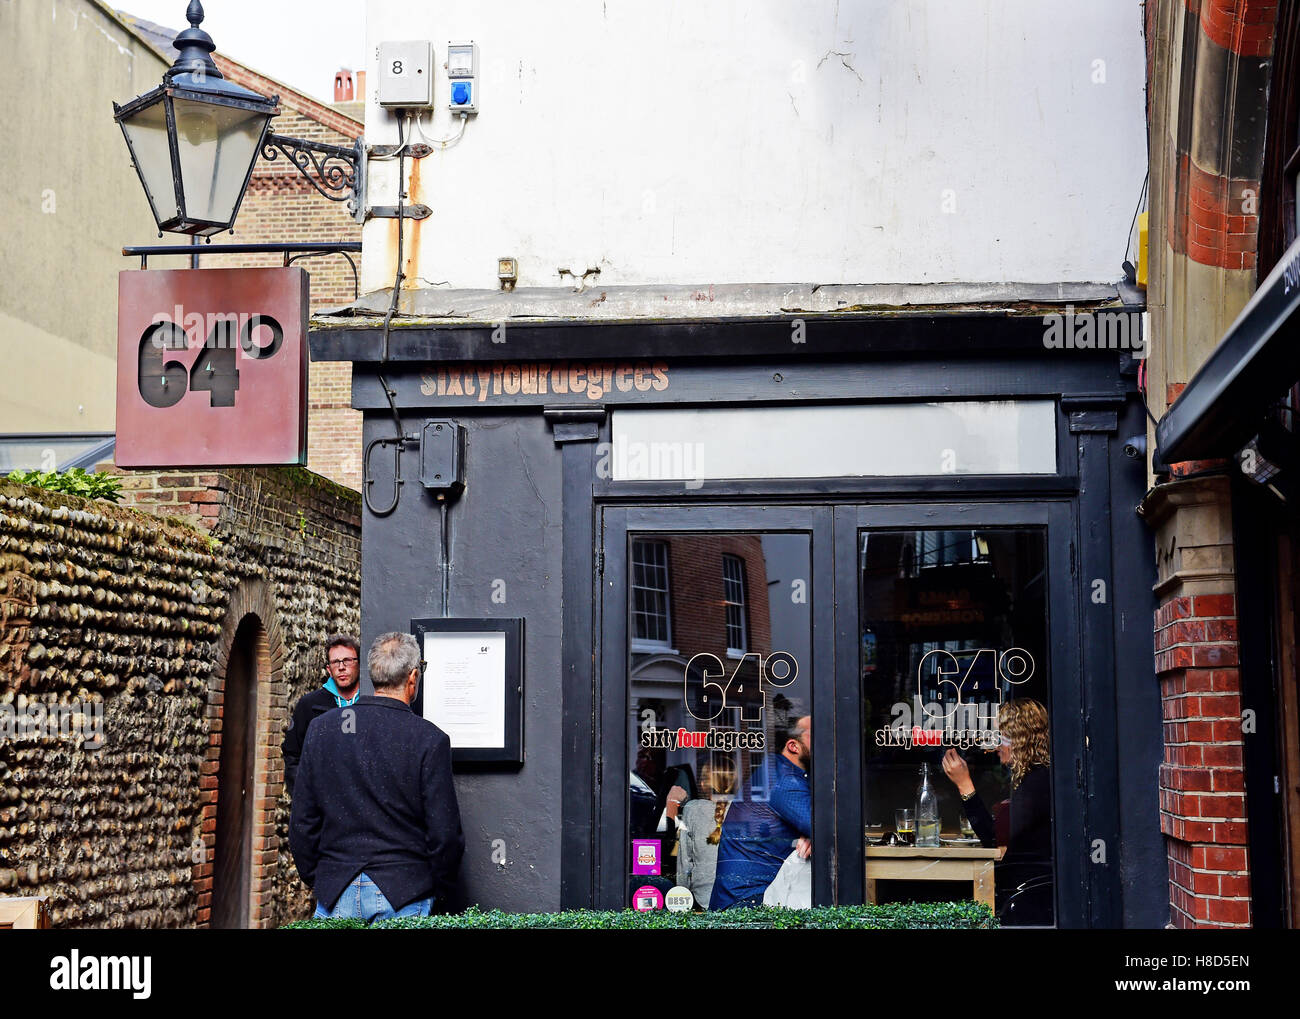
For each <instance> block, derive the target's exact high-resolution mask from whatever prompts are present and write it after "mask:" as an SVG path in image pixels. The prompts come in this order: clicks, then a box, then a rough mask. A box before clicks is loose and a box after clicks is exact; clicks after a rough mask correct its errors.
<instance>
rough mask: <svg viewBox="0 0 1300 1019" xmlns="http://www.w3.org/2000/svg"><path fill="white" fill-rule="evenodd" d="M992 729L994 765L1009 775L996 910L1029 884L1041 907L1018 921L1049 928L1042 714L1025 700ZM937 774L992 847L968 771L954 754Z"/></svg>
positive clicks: (1046, 755)
mask: <svg viewBox="0 0 1300 1019" xmlns="http://www.w3.org/2000/svg"><path fill="white" fill-rule="evenodd" d="M998 728H999V729H1000V730H1001V734H1002V740H1001V743H1000V745H999V746H998V760H1000V761H1001V762H1002V764H1003V765H1005V766H1006V767H1007V768H1008V769H1009V770H1010V772H1011V799H1010V801H1009V802H1008V803H1007V805H1006V814H1007V816H1006V821H1007V826H1006V829H1005V830H1006V832H1007V836H1006V846H1007V851H1006V854H1005V855H1004V856H1003V857H1002V859H1001V860H1000V861H998V863H997V864H996V865H995V870H994V883H995V886H996V902H997V905H998V910H999V913H1000V912H1001V909H1002V907H1003V905H1005V904H1006V902H1007V900H1008V899H1009V898H1010V897H1011V896H1012V895H1013V894H1014V893H1015V892H1016V891H1017V889H1019V888H1023V887H1025V886H1027V885H1031V884H1032V885H1033V886H1035V887H1036V888H1037V889H1038V892H1039V894H1038V895H1036V896H1035V899H1036V901H1038V902H1040V903H1042V906H1041V908H1038V909H1037V910H1034V911H1031V915H1029V916H1021V917H1020V918H1019V920H1020V922H1022V923H1051V922H1052V914H1051V898H1052V896H1051V885H1050V882H1051V876H1052V779H1051V763H1052V754H1051V743H1050V737H1049V735H1048V718H1047V709H1046V708H1045V707H1043V705H1042V704H1040V703H1039V702H1038V701H1036V700H1033V699H1032V698H1029V697H1020V698H1017V699H1015V700H1011V701H1007V703H1005V704H1003V705H1002V709H1001V710H1000V711H999V712H998ZM943 770H944V774H946V775H947V776H948V777H949V778H950V779H952V781H953V784H954V785H956V786H957V792H958V793H959V794H960V795H961V806H962V810H963V811H965V813H966V817H967V818H968V819H969V820H970V825H971V828H972V829H974V831H975V834H976V835H978V836H979V840H980V843H981V844H982V845H984V846H989V847H991V846H994V845H997V844H998V840H997V835H996V831H997V828H998V825H996V824H995V822H994V819H993V815H992V814H990V813H989V810H988V808H987V807H986V806H985V805H984V801H983V800H981V799H980V797H979V794H978V793H976V791H975V783H974V782H973V781H971V777H970V769H969V768H968V767H967V766H966V762H965V760H963V759H962V756H961V755H960V754H959V753H957V751H956V750H955V749H950V750H949V751H948V752H947V753H946V754H944V757H943ZM1044 888H1045V889H1046V893H1044ZM1034 914H1037V915H1034Z"/></svg>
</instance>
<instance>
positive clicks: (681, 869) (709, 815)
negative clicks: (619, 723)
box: [668, 755, 736, 908]
mask: <svg viewBox="0 0 1300 1019" xmlns="http://www.w3.org/2000/svg"><path fill="white" fill-rule="evenodd" d="M700 786H701V796H700V797H698V798H696V799H688V798H687V793H686V790H685V789H684V788H682V787H681V786H674V787H673V789H672V792H671V793H670V795H669V797H668V809H669V810H674V809H677V808H678V807H680V809H679V810H678V812H677V814H676V817H675V820H676V821H677V881H678V883H680V884H683V885H685V886H686V887H687V888H689V889H690V890H691V894H692V895H694V896H695V902H696V904H697V905H699V906H700V907H701V908H705V907H707V906H708V904H709V899H710V898H711V897H712V896H713V878H714V875H715V874H716V872H717V867H718V844H719V843H720V842H721V841H722V822H723V820H724V819H725V818H726V816H727V810H728V808H729V807H730V806H731V803H732V800H733V799H735V795H736V764H735V762H734V761H732V759H731V758H730V757H723V756H722V755H717V756H715V757H714V758H712V759H711V760H710V761H709V762H708V763H707V764H705V765H704V768H703V769H702V770H701V772H700Z"/></svg>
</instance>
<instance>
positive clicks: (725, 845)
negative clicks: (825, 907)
mask: <svg viewBox="0 0 1300 1019" xmlns="http://www.w3.org/2000/svg"><path fill="white" fill-rule="evenodd" d="M779 737H784V738H783V739H782V743H781V751H780V753H777V754H773V755H772V758H771V761H770V768H771V774H772V791H771V793H770V795H769V796H768V799H767V802H766V803H758V802H753V801H745V802H736V803H733V804H732V805H731V809H730V810H728V811H727V817H726V820H725V821H723V823H722V840H721V842H720V843H719V845H718V868H717V877H716V879H715V880H714V883H713V895H712V897H711V898H710V899H709V909H730V908H731V907H733V906H761V905H762V904H763V892H764V891H766V890H767V886H768V885H770V884H771V883H772V880H773V879H774V878H775V877H776V872H777V871H778V870H780V869H781V864H782V863H784V862H785V859H786V857H787V856H789V855H790V850H791V849H792V848H797V849H798V851H799V855H800V856H801V857H803V858H804V859H807V858H808V857H809V856H811V855H812V792H811V789H810V788H809V785H808V767H809V764H810V763H811V761H812V718H811V716H809V715H803V716H802V717H800V718H796V719H794V720H792V721H791V722H790V723H789V724H788V726H787V727H786V728H785V731H784V732H779Z"/></svg>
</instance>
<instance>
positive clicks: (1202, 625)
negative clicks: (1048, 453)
mask: <svg viewBox="0 0 1300 1019" xmlns="http://www.w3.org/2000/svg"><path fill="white" fill-rule="evenodd" d="M1143 510H1144V515H1145V516H1146V518H1147V520H1148V522H1149V523H1151V525H1152V526H1153V527H1154V528H1155V531H1156V552H1157V556H1156V558H1157V566H1158V571H1159V581H1158V583H1157V585H1156V590H1157V593H1158V594H1159V595H1160V602H1161V604H1160V607H1159V608H1158V609H1157V610H1156V614H1155V649H1156V660H1155V666H1156V668H1155V671H1156V678H1157V680H1158V681H1159V683H1160V697H1161V701H1162V704H1163V713H1164V745H1165V754H1164V763H1163V764H1162V765H1161V766H1160V830H1161V832H1162V833H1163V834H1164V836H1165V846H1166V849H1167V851H1168V856H1169V914H1170V920H1171V922H1172V924H1173V925H1174V926H1176V927H1242V926H1249V924H1250V857H1249V852H1248V848H1247V840H1246V795H1245V788H1246V786H1245V772H1244V770H1243V766H1242V743H1243V732H1242V717H1241V676H1240V672H1239V669H1238V667H1237V666H1238V652H1237V616H1236V599H1235V596H1234V594H1233V560H1232V554H1233V546H1232V517H1231V506H1230V501H1229V490H1228V483H1227V479H1226V478H1224V477H1223V476H1221V475H1219V476H1213V477H1206V478H1194V479H1188V480H1179V481H1174V482H1172V483H1170V484H1167V485H1161V486H1159V487H1157V488H1156V489H1154V490H1153V491H1152V493H1151V494H1150V495H1148V497H1147V499H1146V501H1145V503H1144V506H1143Z"/></svg>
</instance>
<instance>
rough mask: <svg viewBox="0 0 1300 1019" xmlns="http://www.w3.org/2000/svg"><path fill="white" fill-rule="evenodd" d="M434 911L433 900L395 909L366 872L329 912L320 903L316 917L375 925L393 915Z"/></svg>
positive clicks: (417, 914)
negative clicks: (342, 918)
mask: <svg viewBox="0 0 1300 1019" xmlns="http://www.w3.org/2000/svg"><path fill="white" fill-rule="evenodd" d="M432 908H433V899H420V900H419V901H418V902H412V903H409V904H408V905H405V906H403V907H402V908H401V909H397V910H395V909H393V906H392V903H390V902H389V901H388V899H387V898H386V897H385V896H384V893H383V892H381V891H380V890H379V886H378V885H377V884H375V883H374V882H373V881H371V880H370V878H369V877H367V876H366V874H365V873H364V872H363V873H361V874H358V875H357V876H356V877H354V878H353V879H352V883H351V884H350V885H348V886H347V887H346V888H344V889H343V894H342V895H340V896H339V901H338V902H336V903H334V908H333V909H326V908H325V907H324V906H322V905H321V904H320V903H319V902H317V903H316V913H315V916H317V917H319V918H324V917H354V918H356V919H358V920H364V921H366V923H374V922H375V921H376V920H387V919H388V918H389V917H390V916H428V915H429V910H430V909H432Z"/></svg>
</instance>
